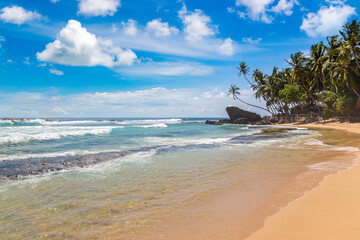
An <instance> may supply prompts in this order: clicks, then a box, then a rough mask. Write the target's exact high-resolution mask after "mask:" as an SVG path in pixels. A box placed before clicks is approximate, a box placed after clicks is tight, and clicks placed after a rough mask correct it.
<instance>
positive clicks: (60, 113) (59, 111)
mask: <svg viewBox="0 0 360 240" xmlns="http://www.w3.org/2000/svg"><path fill="white" fill-rule="evenodd" d="M51 111H52V112H53V113H55V114H56V115H58V116H65V115H69V112H67V111H66V110H65V109H64V108H61V107H54V108H53V109H51Z"/></svg>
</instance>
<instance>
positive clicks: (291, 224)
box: [246, 121, 360, 240]
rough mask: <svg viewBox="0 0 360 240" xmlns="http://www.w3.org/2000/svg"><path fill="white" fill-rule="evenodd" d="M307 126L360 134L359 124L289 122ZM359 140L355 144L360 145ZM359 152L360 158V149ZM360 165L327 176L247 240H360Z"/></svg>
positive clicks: (269, 219)
mask: <svg viewBox="0 0 360 240" xmlns="http://www.w3.org/2000/svg"><path fill="white" fill-rule="evenodd" d="M286 125H287V126H297V127H306V128H315V129H316V128H326V129H336V130H346V131H348V132H352V133H358V134H360V124H359V123H339V122H334V121H328V122H321V123H312V124H303V125H301V124H286ZM359 142H360V136H359V140H354V141H353V142H352V143H351V144H352V145H357V147H358V146H359V145H360V144H359ZM355 154H356V155H357V156H358V158H359V157H360V154H359V152H355ZM359 185H360V166H359V164H358V163H356V164H355V165H354V166H353V167H352V168H351V169H348V170H345V171H342V172H340V173H338V174H333V175H330V176H329V177H327V178H326V179H325V180H324V181H323V182H321V183H320V185H319V186H318V187H316V188H314V189H312V190H311V191H308V192H307V194H306V195H305V196H304V197H302V198H300V199H298V200H296V201H294V202H292V203H290V204H289V205H287V206H286V207H284V208H282V209H281V210H280V211H279V212H277V213H276V214H274V215H272V216H270V217H268V218H267V219H266V221H265V224H264V226H263V227H262V228H261V229H260V230H258V231H257V232H254V233H253V234H252V235H251V236H250V237H248V238H246V239H247V240H257V239H259V240H274V239H276V240H289V239H291V240H297V239H299V240H300V239H301V240H303V239H307V240H311V239H314V240H315V239H316V240H322V239H323V240H331V239H334V240H335V239H344V240H352V239H354V240H358V239H360V225H359V222H360V204H359V203H360V191H359Z"/></svg>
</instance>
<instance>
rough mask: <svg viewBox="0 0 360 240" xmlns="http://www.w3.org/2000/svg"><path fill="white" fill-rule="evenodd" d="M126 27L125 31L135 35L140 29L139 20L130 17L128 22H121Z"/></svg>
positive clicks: (127, 33)
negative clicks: (138, 26)
mask: <svg viewBox="0 0 360 240" xmlns="http://www.w3.org/2000/svg"><path fill="white" fill-rule="evenodd" d="M121 24H122V25H123V27H124V33H125V34H126V35H129V36H135V35H136V34H137V33H138V29H137V27H136V25H137V22H136V21H135V20H133V19H129V20H128V21H127V22H122V23H121Z"/></svg>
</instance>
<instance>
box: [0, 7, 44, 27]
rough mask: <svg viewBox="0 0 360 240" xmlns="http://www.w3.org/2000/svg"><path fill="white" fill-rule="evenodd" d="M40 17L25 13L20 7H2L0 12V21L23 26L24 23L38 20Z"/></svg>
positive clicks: (32, 13) (37, 14) (34, 13)
mask: <svg viewBox="0 0 360 240" xmlns="http://www.w3.org/2000/svg"><path fill="white" fill-rule="evenodd" d="M40 18H41V15H40V14H39V13H37V12H32V11H27V10H25V9H24V8H22V7H18V6H12V7H4V8H3V9H1V10H0V19H1V20H2V21H3V22H6V23H13V24H18V25H21V24H24V23H26V22H29V21H32V20H35V19H40Z"/></svg>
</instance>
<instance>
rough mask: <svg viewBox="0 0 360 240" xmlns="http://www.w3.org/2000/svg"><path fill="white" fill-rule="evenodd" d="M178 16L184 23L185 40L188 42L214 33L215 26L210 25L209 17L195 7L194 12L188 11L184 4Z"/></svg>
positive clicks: (199, 39)
mask: <svg viewBox="0 0 360 240" xmlns="http://www.w3.org/2000/svg"><path fill="white" fill-rule="evenodd" d="M179 17H180V18H181V20H182V22H183V24H184V33H185V38H186V40H188V41H190V42H199V41H201V40H202V39H203V38H204V37H210V36H213V35H215V32H216V31H217V29H216V27H214V26H212V25H211V18H210V17H209V16H207V15H205V14H204V13H203V11H201V10H199V9H196V10H195V11H194V12H188V11H187V9H186V6H185V5H183V8H182V9H181V10H180V11H179Z"/></svg>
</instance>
